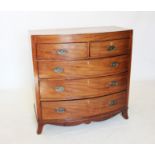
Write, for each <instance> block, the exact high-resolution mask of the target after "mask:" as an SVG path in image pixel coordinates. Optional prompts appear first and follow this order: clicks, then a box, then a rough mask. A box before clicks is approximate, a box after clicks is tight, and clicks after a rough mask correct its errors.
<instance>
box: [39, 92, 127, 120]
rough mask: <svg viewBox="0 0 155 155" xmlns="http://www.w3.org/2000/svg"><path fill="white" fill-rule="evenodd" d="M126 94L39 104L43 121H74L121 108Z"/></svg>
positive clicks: (124, 102) (124, 103)
mask: <svg viewBox="0 0 155 155" xmlns="http://www.w3.org/2000/svg"><path fill="white" fill-rule="evenodd" d="M126 98H127V93H126V92H121V93H117V94H113V95H109V96H105V97H99V98H93V99H84V100H74V101H58V102H41V105H42V118H43V120H54V119H58V120H59V119H62V120H66V119H67V120H74V119H80V118H87V117H90V116H91V117H92V116H96V115H101V114H105V113H107V112H112V111H115V110H119V109H121V108H123V107H124V106H125V105H126V104H127V103H126Z"/></svg>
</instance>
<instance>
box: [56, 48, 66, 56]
mask: <svg viewBox="0 0 155 155" xmlns="http://www.w3.org/2000/svg"><path fill="white" fill-rule="evenodd" d="M56 52H57V54H58V55H64V54H65V53H67V51H66V50H65V49H59V50H57V51H56Z"/></svg>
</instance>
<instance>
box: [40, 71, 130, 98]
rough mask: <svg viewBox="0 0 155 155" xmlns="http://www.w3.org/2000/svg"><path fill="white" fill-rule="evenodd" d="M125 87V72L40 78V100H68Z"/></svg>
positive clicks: (117, 90)
mask: <svg viewBox="0 0 155 155" xmlns="http://www.w3.org/2000/svg"><path fill="white" fill-rule="evenodd" d="M125 89H127V73H122V74H119V75H114V76H107V77H98V78H90V79H76V80H51V79H42V80H40V97H41V99H42V100H69V99H80V98H89V97H97V96H103V95H108V94H112V93H116V92H120V91H123V90H125Z"/></svg>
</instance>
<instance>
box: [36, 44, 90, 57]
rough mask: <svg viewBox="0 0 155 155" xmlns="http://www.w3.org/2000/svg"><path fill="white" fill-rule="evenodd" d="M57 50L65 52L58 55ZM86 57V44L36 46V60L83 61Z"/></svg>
mask: <svg viewBox="0 0 155 155" xmlns="http://www.w3.org/2000/svg"><path fill="white" fill-rule="evenodd" d="M58 50H64V51H65V52H64V54H59V53H58ZM88 56H89V51H88V43H68V44H37V59H48V60H49V59H51V60H64V59H84V58H88Z"/></svg>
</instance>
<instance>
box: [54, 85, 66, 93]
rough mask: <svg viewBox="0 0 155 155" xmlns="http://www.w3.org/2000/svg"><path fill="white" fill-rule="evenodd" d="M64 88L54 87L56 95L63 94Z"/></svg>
mask: <svg viewBox="0 0 155 155" xmlns="http://www.w3.org/2000/svg"><path fill="white" fill-rule="evenodd" d="M64 90H65V88H64V87H63V86H56V87H55V91H56V92H58V93H61V92H64Z"/></svg>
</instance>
